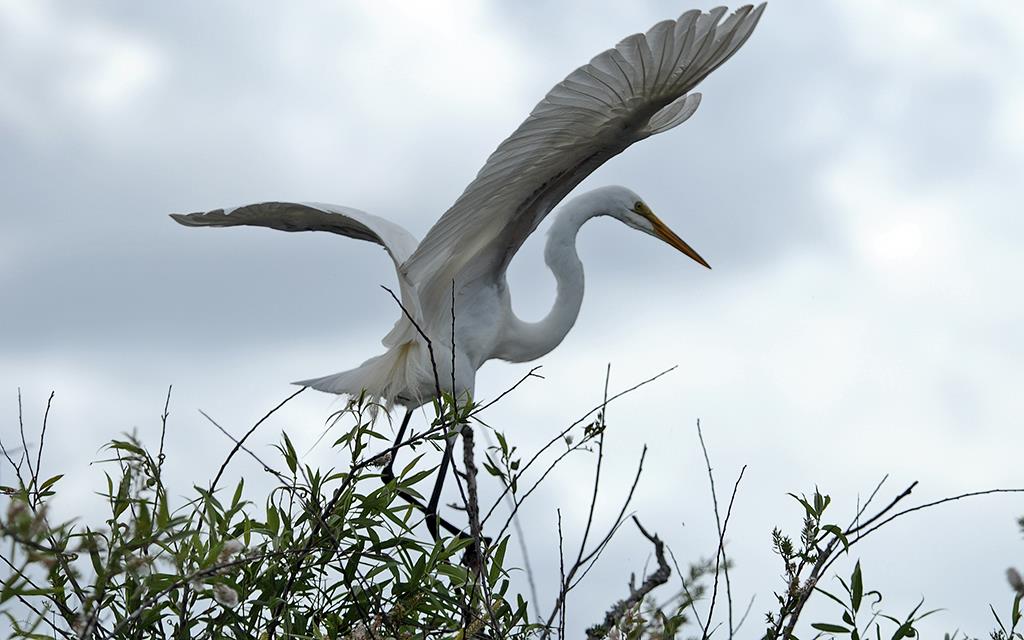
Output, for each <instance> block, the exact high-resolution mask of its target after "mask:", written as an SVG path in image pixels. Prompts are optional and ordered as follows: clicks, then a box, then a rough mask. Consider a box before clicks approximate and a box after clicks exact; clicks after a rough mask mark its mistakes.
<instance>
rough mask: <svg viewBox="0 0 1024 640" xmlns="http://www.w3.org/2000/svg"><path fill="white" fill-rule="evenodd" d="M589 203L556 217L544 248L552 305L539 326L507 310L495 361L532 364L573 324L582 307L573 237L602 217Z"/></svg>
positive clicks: (580, 273)
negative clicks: (507, 321)
mask: <svg viewBox="0 0 1024 640" xmlns="http://www.w3.org/2000/svg"><path fill="white" fill-rule="evenodd" d="M591 200H592V199H591V198H588V197H587V196H586V195H583V196H580V197H579V198H576V199H574V200H573V201H571V202H569V203H568V204H566V205H565V206H563V207H562V208H561V210H560V211H559V212H558V214H557V215H556V217H555V222H554V224H552V225H551V229H550V230H549V231H548V241H547V244H546V245H545V247H544V261H545V262H546V263H547V265H548V268H550V269H551V273H552V274H554V276H555V280H556V282H557V285H558V291H557V294H556V296H555V304H554V306H553V307H552V309H551V311H549V312H548V314H547V316H545V317H544V319H543V320H541V321H539V322H524V321H522V320H520V319H519V318H517V317H516V316H515V314H513V313H512V311H511V309H509V315H510V320H511V322H510V324H509V327H508V328H509V331H508V334H507V336H506V340H505V341H504V342H505V344H504V345H503V346H504V348H503V349H502V350H501V351H502V353H501V354H499V356H498V357H500V358H502V359H505V360H510V361H512V362H526V361H529V360H535V359H537V358H539V357H541V356H543V355H545V354H547V353H549V352H550V351H551V350H552V349H554V348H555V347H557V346H558V345H559V344H560V343H561V342H562V340H563V339H564V338H565V336H566V334H568V333H569V330H570V329H572V326H573V324H575V323H576V318H577V316H579V313H580V306H581V305H582V304H583V263H581V262H580V258H579V255H578V254H577V253H576V234H577V233H578V232H579V230H580V227H582V226H583V223H585V222H586V221H587V220H589V219H591V218H593V217H595V216H599V215H604V211H602V210H601V209H597V208H595V205H596V204H597V203H595V202H592V201H591Z"/></svg>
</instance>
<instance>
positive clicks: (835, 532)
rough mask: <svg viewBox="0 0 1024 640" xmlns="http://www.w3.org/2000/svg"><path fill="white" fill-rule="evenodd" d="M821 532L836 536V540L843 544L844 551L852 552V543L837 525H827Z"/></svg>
mask: <svg viewBox="0 0 1024 640" xmlns="http://www.w3.org/2000/svg"><path fill="white" fill-rule="evenodd" d="M821 530H822V531H827V532H828V533H831V534H832V535H834V536H835V537H836V538H839V541H840V542H842V543H843V550H844V551H847V552H849V551H850V541H849V540H847V539H846V535H845V534H844V533H843V530H842V529H840V528H839V527H838V526H837V525H834V524H826V525H824V526H822V527H821Z"/></svg>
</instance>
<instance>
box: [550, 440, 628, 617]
mask: <svg viewBox="0 0 1024 640" xmlns="http://www.w3.org/2000/svg"><path fill="white" fill-rule="evenodd" d="M646 457H647V445H644V448H643V451H642V452H641V453H640V463H639V464H638V465H637V469H636V475H635V476H634V478H633V484H632V485H631V486H630V488H629V494H627V496H626V500H625V501H624V502H623V503H622V509H620V510H619V514H618V516H616V518H615V520H614V522H613V524H612V526H611V528H610V529H609V531H608V533H607V534H606V535H605V537H604V538H603V539H602V540H601V542H599V543H598V544H597V546H595V547H594V549H593V550H592V551H591V552H590V553H589V554H587V555H586V556H585V557H583V558H582V559H580V560H579V561H577V562H575V563H573V566H572V567H570V568H569V571H568V573H567V574H566V575H565V576H564V577H563V579H562V584H561V585H560V586H559V593H558V597H557V598H556V599H555V607H554V609H553V610H552V611H551V615H550V616H548V620H547V623H546V624H545V625H544V626H545V628H546V630H545V636H546V635H547V634H549V633H550V629H551V624H552V623H553V622H554V620H555V616H556V615H558V614H559V612H562V614H563V615H564V609H565V599H566V596H568V594H569V592H570V591H572V589H573V588H574V587H575V586H576V585H578V584H579V580H577V581H576V582H573V578H575V577H576V573H577V572H579V570H580V569H582V568H584V565H587V564H588V563H589V566H587V567H586V568H585V569H584V571H583V574H582V575H581V576H580V580H582V579H583V578H584V577H585V576H586V575H587V573H589V572H590V569H591V568H592V567H593V566H594V564H595V563H596V562H597V559H598V558H599V557H600V554H601V552H602V551H604V549H605V547H606V546H608V543H609V542H610V541H611V539H612V536H614V535H615V532H616V531H618V529H619V526H620V525H621V524H622V522H623V520H624V517H625V515H626V509H628V508H629V503H630V502H631V501H632V500H633V493H634V492H635V491H636V486H637V483H638V482H640V475H641V474H642V473H643V469H644V459H645V458H646Z"/></svg>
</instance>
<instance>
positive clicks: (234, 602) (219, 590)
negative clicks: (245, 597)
mask: <svg viewBox="0 0 1024 640" xmlns="http://www.w3.org/2000/svg"><path fill="white" fill-rule="evenodd" d="M213 599H214V600H216V601H217V603H218V604H220V605H222V606H225V607H227V608H228V609H234V608H235V607H237V606H238V593H237V592H236V591H235V590H234V589H232V588H231V587H229V586H228V585H226V584H215V585H213Z"/></svg>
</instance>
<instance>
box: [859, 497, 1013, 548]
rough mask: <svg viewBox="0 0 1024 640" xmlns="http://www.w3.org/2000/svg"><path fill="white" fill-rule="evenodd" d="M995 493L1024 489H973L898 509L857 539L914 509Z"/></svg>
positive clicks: (918, 509)
mask: <svg viewBox="0 0 1024 640" xmlns="http://www.w3.org/2000/svg"><path fill="white" fill-rule="evenodd" d="M993 493H1024V489H989V490H987V491H972V492H970V493H962V494H960V495H958V496H951V497H949V498H943V499H941V500H935V501H934V502H928V503H926V504H921V505H918V506H916V507H911V508H909V509H904V510H903V511H898V512H896V513H894V514H892V515H891V516H889V517H888V518H886V519H885V520H883V521H882V522H879V523H878V524H877V525H875V526H874V527H872V528H870V529H868V530H867V531H865V532H864V533H862V534H860V537H858V538H857V540H860V539H862V538H864V536H866V535H868V534H869V533H871V532H872V531H875V530H877V529H878V528H879V527H882V526H884V525H886V524H888V523H890V522H892V521H893V520H895V519H896V518H899V517H900V516H904V515H906V514H908V513H913V512H914V511H920V510H922V509H928V508H929V507H934V506H937V505H940V504H945V503H947V502H954V501H956V500H961V499H963V498H973V497H975V496H987V495H991V494H993ZM851 544H852V543H851Z"/></svg>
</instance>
